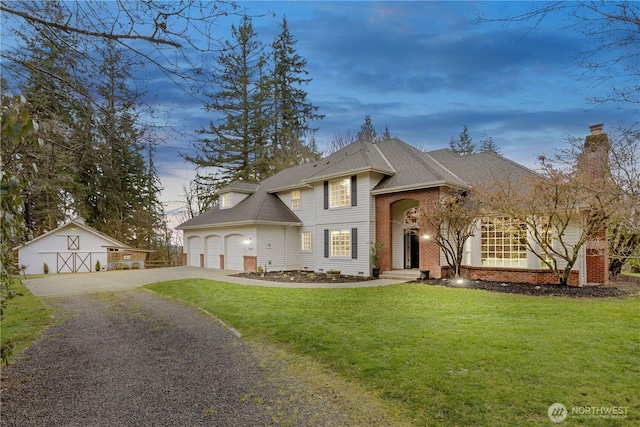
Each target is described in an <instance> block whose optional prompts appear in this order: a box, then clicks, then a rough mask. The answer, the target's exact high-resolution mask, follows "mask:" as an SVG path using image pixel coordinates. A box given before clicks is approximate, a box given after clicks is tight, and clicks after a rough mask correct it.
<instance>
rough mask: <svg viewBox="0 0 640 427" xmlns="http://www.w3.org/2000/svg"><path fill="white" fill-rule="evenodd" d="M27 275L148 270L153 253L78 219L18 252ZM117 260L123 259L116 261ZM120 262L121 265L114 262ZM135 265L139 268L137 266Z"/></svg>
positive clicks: (46, 234) (26, 244)
mask: <svg viewBox="0 0 640 427" xmlns="http://www.w3.org/2000/svg"><path fill="white" fill-rule="evenodd" d="M15 250H17V251H18V265H19V266H20V268H23V266H24V272H25V274H42V273H44V272H45V264H46V265H47V268H48V270H49V274H56V273H88V272H91V271H95V267H96V263H97V262H100V267H101V269H105V270H106V269H120V268H122V269H126V268H144V266H145V261H147V260H148V258H149V253H150V252H151V251H148V250H143V249H133V248H130V247H129V246H127V245H125V244H124V243H122V242H119V241H117V240H115V239H113V238H111V237H109V236H107V235H106V234H104V233H101V232H100V231H98V230H96V229H94V228H92V227H89V226H88V225H86V224H85V222H84V219H82V218H75V219H73V220H71V221H69V222H67V223H65V224H64V225H62V226H60V227H58V228H56V229H55V230H52V231H50V232H48V233H45V234H43V235H41V236H38V237H36V238H35V239H33V240H31V241H30V242H27V243H25V244H23V245H21V246H18V247H17V248H15ZM114 258H119V259H118V260H115V259H114ZM114 261H117V262H114ZM134 264H135V266H134Z"/></svg>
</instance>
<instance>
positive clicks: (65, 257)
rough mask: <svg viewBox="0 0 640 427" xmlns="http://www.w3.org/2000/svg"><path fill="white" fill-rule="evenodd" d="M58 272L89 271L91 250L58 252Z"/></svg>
mask: <svg viewBox="0 0 640 427" xmlns="http://www.w3.org/2000/svg"><path fill="white" fill-rule="evenodd" d="M57 264H58V266H57V272H58V273H89V272H90V271H91V252H86V253H81V252H69V253H58V257H57Z"/></svg>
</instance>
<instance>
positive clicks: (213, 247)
mask: <svg viewBox="0 0 640 427" xmlns="http://www.w3.org/2000/svg"><path fill="white" fill-rule="evenodd" d="M206 247H207V260H206V266H207V268H220V254H221V253H222V239H221V238H220V236H210V237H207V243H206Z"/></svg>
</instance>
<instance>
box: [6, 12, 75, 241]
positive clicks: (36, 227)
mask: <svg viewBox="0 0 640 427" xmlns="http://www.w3.org/2000/svg"><path fill="white" fill-rule="evenodd" d="M59 6H60V5H59V4H56V3H48V4H47V5H46V7H45V9H46V11H47V13H49V14H50V15H51V16H52V17H53V19H55V20H60V19H61V16H62V13H61V11H60V7H59ZM16 35H17V37H18V38H19V40H20V42H21V43H22V44H23V46H24V49H21V50H20V51H19V52H20V57H19V61H17V62H18V63H19V64H20V65H16V63H9V64H8V65H7V68H6V69H5V70H6V71H8V74H9V75H11V76H12V77H13V83H14V87H16V88H17V90H18V91H19V92H20V93H22V94H24V96H25V98H26V99H27V101H28V104H27V105H26V108H28V109H29V112H30V113H31V115H32V116H34V117H37V118H38V122H39V124H40V137H41V138H42V139H43V140H44V141H45V142H46V145H45V146H44V147H43V148H42V149H41V150H35V149H34V147H33V146H32V145H29V144H19V145H18V146H16V147H15V150H16V151H15V153H14V154H15V155H16V158H17V159H19V161H17V162H15V163H14V164H13V165H12V167H13V168H14V169H13V170H12V172H13V173H15V174H16V175H18V176H21V177H22V178H23V179H26V180H29V186H28V187H25V189H24V190H23V193H24V206H23V212H24V219H25V224H26V226H27V228H28V229H29V230H30V231H31V232H32V233H33V234H34V235H36V236H37V235H39V234H42V233H44V232H46V231H50V230H52V229H54V228H56V227H57V226H58V225H59V223H60V222H61V221H63V220H64V219H65V216H66V213H67V212H68V211H69V210H70V209H71V206H70V203H71V201H72V197H71V194H70V190H71V187H72V186H73V184H72V183H73V182H74V175H75V170H74V161H73V157H72V153H71V152H70V151H69V139H70V134H71V132H72V131H73V126H74V120H75V111H76V109H77V108H78V105H79V103H78V102H77V101H76V100H75V99H74V98H73V97H69V96H65V94H64V91H65V88H66V87H67V86H69V85H70V84H73V86H74V87H76V88H77V90H78V91H84V90H85V88H86V82H85V81H84V80H83V79H79V78H78V75H77V74H74V70H80V69H82V68H83V64H82V62H81V61H80V60H79V59H78V58H77V57H76V56H75V55H73V54H70V53H67V52H62V51H60V49H59V48H58V47H57V45H56V44H55V43H54V42H53V40H55V41H56V42H59V43H64V44H65V45H67V46H74V47H77V46H78V45H81V41H80V40H79V39H78V38H77V37H72V36H70V35H67V34H57V33H56V32H55V31H52V30H51V29H50V28H47V27H39V31H38V32H35V33H27V32H22V31H20V30H17V31H16ZM71 50H72V51H73V49H71ZM23 67H24V68H26V69H27V70H29V72H28V73H24V72H21V70H23V69H24V68H23ZM54 72H55V75H56V77H55V78H51V75H53V74H54ZM72 82H73V83H72ZM5 90H6V88H5Z"/></svg>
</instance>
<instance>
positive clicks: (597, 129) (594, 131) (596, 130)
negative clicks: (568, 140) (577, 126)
mask: <svg viewBox="0 0 640 427" xmlns="http://www.w3.org/2000/svg"><path fill="white" fill-rule="evenodd" d="M603 127H604V123H596V124H595V125H591V126H589V130H590V131H591V135H600V134H601V133H602V128H603Z"/></svg>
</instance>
